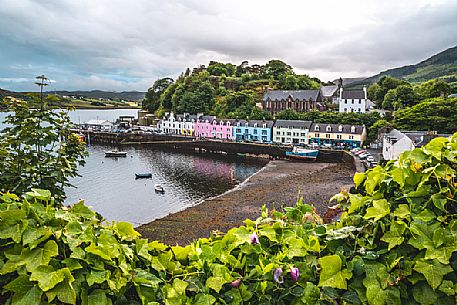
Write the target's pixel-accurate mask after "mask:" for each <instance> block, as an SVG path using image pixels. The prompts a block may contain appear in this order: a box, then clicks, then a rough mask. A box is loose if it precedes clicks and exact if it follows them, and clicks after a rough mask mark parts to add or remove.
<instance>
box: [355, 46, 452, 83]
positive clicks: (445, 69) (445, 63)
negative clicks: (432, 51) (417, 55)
mask: <svg viewBox="0 0 457 305" xmlns="http://www.w3.org/2000/svg"><path fill="white" fill-rule="evenodd" d="M383 76H392V77H396V78H401V79H404V80H406V81H408V82H411V83H420V82H424V81H427V80H430V79H433V78H442V79H444V80H446V81H447V82H449V83H452V82H457V46H455V47H453V48H449V49H447V50H445V51H443V52H440V53H438V54H436V55H433V56H432V57H430V58H428V59H426V60H424V61H421V62H420V63H418V64H416V65H408V66H404V67H400V68H394V69H389V70H386V71H384V72H381V73H379V74H377V75H374V76H371V77H369V78H366V79H364V80H362V81H359V82H354V83H351V84H350V86H349V87H358V86H361V85H369V84H372V83H375V82H377V81H378V80H379V79H380V78H381V77H383Z"/></svg>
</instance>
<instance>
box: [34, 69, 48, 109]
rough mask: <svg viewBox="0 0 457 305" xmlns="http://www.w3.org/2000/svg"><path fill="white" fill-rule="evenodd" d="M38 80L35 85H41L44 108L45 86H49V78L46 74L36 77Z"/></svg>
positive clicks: (41, 98) (41, 99) (41, 100)
mask: <svg viewBox="0 0 457 305" xmlns="http://www.w3.org/2000/svg"><path fill="white" fill-rule="evenodd" d="M36 79H37V82H36V83H35V85H37V86H39V87H40V102H41V108H43V106H44V105H43V87H45V86H49V78H47V77H46V76H44V75H40V76H37V77H36Z"/></svg>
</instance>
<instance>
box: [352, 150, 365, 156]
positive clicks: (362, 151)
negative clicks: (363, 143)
mask: <svg viewBox="0 0 457 305" xmlns="http://www.w3.org/2000/svg"><path fill="white" fill-rule="evenodd" d="M366 153H368V152H367V151H366V150H359V151H358V152H356V153H355V154H354V155H355V156H360V155H361V154H366Z"/></svg>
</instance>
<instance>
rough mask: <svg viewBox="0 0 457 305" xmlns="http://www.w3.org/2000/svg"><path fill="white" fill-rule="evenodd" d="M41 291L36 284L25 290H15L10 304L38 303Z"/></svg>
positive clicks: (25, 304)
mask: <svg viewBox="0 0 457 305" xmlns="http://www.w3.org/2000/svg"><path fill="white" fill-rule="evenodd" d="M42 294H43V292H42V291H41V290H40V288H38V286H36V285H35V286H33V287H32V288H30V289H27V291H25V292H17V293H15V294H14V296H13V299H12V302H11V305H31V304H40V303H41V295H42Z"/></svg>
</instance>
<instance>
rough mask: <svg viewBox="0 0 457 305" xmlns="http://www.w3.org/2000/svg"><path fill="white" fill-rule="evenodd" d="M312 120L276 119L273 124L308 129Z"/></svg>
mask: <svg viewBox="0 0 457 305" xmlns="http://www.w3.org/2000/svg"><path fill="white" fill-rule="evenodd" d="M312 123H313V122H311V121H301V120H276V123H275V126H274V127H278V128H289V127H292V128H302V127H304V128H307V129H309V128H310V127H311V124H312Z"/></svg>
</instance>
